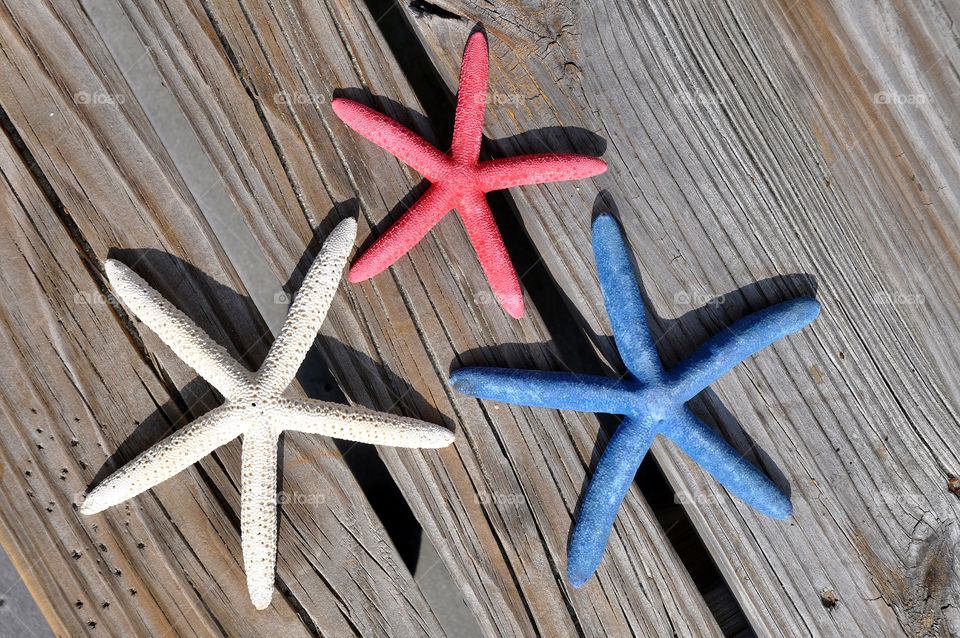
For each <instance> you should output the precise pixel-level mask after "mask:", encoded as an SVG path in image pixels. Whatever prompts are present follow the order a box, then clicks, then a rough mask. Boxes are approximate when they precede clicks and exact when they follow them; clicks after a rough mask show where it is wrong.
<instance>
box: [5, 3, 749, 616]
mask: <svg viewBox="0 0 960 638" xmlns="http://www.w3.org/2000/svg"><path fill="white" fill-rule="evenodd" d="M375 4H377V3H376V2H370V3H368V5H369V6H370V8H371V11H373V12H374V13H375V15H378V12H377V11H376V7H375V6H373V5H375ZM395 13H396V14H397V16H398V17H399V21H400V22H401V23H402V22H403V16H402V13H401V12H395ZM386 22H387V21H386V20H384V21H382V22H381V23H380V24H381V27H383V28H384V36H385V37H386V38H387V40H388V42H389V43H390V44H391V46H392V47H393V49H394V54H395V55H397V56H398V58H400V59H401V61H403V57H404V55H406V54H410V55H414V54H417V53H419V54H420V55H422V56H423V57H424V58H425V57H426V56H425V55H424V52H423V50H422V48H421V45H420V44H419V42H418V41H416V40H415V38H413V36H412V35H411V33H410V32H409V30H407V31H405V32H400V33H399V35H397V34H394V35H391V34H390V33H387V30H386V28H385V27H386V24H385V23H386ZM401 26H402V24H401ZM411 41H413V42H415V45H414V46H416V47H417V49H416V50H415V51H411V49H410V45H411ZM404 47H406V48H404ZM398 51H400V52H401V53H400V54H398ZM404 66H405V68H407V69H410V68H413V67H411V66H410V65H404ZM423 68H424V69H428V70H429V71H433V67H432V66H427V67H423ZM424 75H429V74H427V73H425V74H424ZM408 79H410V81H411V82H412V83H413V84H414V88H415V90H416V91H417V93H418V94H419V95H420V97H421V99H422V100H423V102H424V103H425V104H432V103H435V102H432V101H431V100H430V99H427V98H429V97H430V96H432V95H438V94H439V95H444V96H445V97H446V100H445V102H446V103H447V104H449V105H451V108H444V109H438V108H434V109H431V112H430V113H428V115H430V116H431V117H432V118H434V120H435V123H436V122H442V123H443V124H442V125H441V126H439V128H440V129H441V130H443V132H444V133H443V134H444V136H445V137H449V129H450V127H449V123H450V121H451V119H452V118H451V117H450V114H452V99H451V96H450V95H449V94H448V93H446V91H445V90H444V89H443V86H442V84H441V83H440V82H439V79H438V77H437V76H436V74H435V73H433V74H432V81H431V80H429V78H428V79H427V80H423V81H415V80H414V78H408ZM431 82H432V83H431ZM434 111H443V113H435V112H434ZM0 117H2V120H3V122H2V124H3V127H4V128H5V130H7V132H8V133H9V134H10V135H11V137H12V138H13V139H15V140H17V141H18V142H19V143H18V151H19V152H20V153H21V155H22V156H23V158H24V160H25V161H27V162H28V164H29V165H30V167H31V170H32V171H33V172H34V175H35V177H36V178H37V180H38V182H40V183H41V184H42V185H43V188H44V191H45V192H46V194H47V195H48V197H49V198H50V201H51V203H52V204H53V205H54V207H55V209H56V210H57V212H58V213H59V214H60V215H61V219H62V221H63V223H64V224H65V226H67V228H68V229H70V231H71V234H73V235H74V237H75V239H76V240H77V242H78V244H79V245H80V246H81V247H83V246H86V242H85V241H84V239H83V237H82V235H80V233H79V230H78V229H77V228H76V225H75V224H72V220H71V219H70V216H69V213H68V212H67V211H66V210H65V209H64V207H63V205H62V203H61V202H60V201H59V199H58V198H57V197H56V195H55V193H54V192H53V190H52V188H51V187H50V186H49V183H48V182H47V180H46V177H45V176H44V175H43V173H42V171H40V169H39V168H38V167H37V166H36V163H35V162H33V161H32V158H30V157H29V154H28V152H26V149H25V148H24V146H23V144H22V141H20V140H19V134H18V133H17V131H16V130H15V129H14V127H13V126H12V123H11V122H10V121H9V118H7V117H6V114H2V116H0ZM438 118H439V119H438ZM159 128H160V127H158V129H159ZM491 205H492V208H493V210H494V213H495V215H496V217H497V220H498V223H499V224H500V225H501V228H502V230H503V231H504V237H505V240H506V241H507V243H508V247H509V248H510V250H511V253H512V254H514V255H515V256H516V257H517V260H516V263H517V266H518V269H519V271H520V272H522V273H523V272H526V274H525V275H524V281H525V283H526V284H527V288H528V293H529V294H530V296H531V299H532V300H533V302H534V304H535V305H536V306H537V307H538V308H539V309H541V310H542V311H544V316H545V317H546V318H547V320H548V328H549V329H550V332H551V335H552V336H554V337H555V338H557V339H558V342H559V343H564V344H567V345H568V348H567V350H566V351H565V352H564V357H565V361H566V362H567V363H569V364H570V365H571V366H574V365H575V366H577V367H581V368H582V369H587V368H590V367H592V366H596V364H597V363H598V362H597V360H596V358H595V356H593V355H592V354H591V353H590V351H589V348H587V347H586V346H587V345H588V342H587V340H586V339H585V337H584V335H583V334H582V333H580V332H579V331H576V330H571V328H570V326H573V325H574V324H573V322H568V321H566V319H567V315H569V311H568V310H566V306H565V305H564V304H562V303H558V301H557V300H559V299H560V297H559V295H560V291H559V289H558V288H557V286H556V285H555V283H554V282H553V280H552V278H551V277H550V274H549V272H547V270H546V268H545V267H544V266H543V264H542V263H541V262H540V260H539V259H537V258H536V257H535V255H536V253H535V252H534V250H533V248H532V244H531V243H530V241H529V239H528V238H527V236H526V234H525V233H524V231H523V228H522V225H521V224H520V223H519V221H518V218H517V217H516V215H515V214H514V209H513V205H512V202H511V200H510V199H509V197H507V196H505V195H504V196H499V197H492V198H491ZM222 239H223V238H222ZM224 243H228V242H227V241H224ZM84 253H85V254H86V255H87V257H88V258H89V259H91V260H92V262H93V264H94V265H95V264H96V263H97V262H96V259H95V257H93V255H92V253H90V252H89V251H87V250H84ZM94 267H96V266H94ZM254 267H255V265H253V266H248V269H252V268H254ZM238 271H239V272H240V275H241V277H242V278H244V280H245V282H246V280H247V279H248V277H249V276H250V275H251V273H250V272H247V271H245V270H244V268H243V267H242V266H241V265H238ZM251 292H252V291H251ZM254 299H256V297H254ZM261 303H263V302H262V301H261ZM258 309H259V310H260V311H261V312H263V311H264V309H263V308H262V307H261V304H258ZM329 385H330V384H325V386H329ZM338 390H339V389H338V388H336V387H335V386H333V388H332V389H330V388H329V387H325V388H324V391H325V392H326V393H328V394H329V393H331V392H332V393H333V394H334V395H336V394H340V393H339V392H338ZM607 426H608V430H609V429H610V427H611V426H612V424H611V423H608V424H607ZM374 456H375V454H374ZM640 476H641V481H640V485H641V487H642V488H643V491H644V493H645V495H646V496H647V498H648V500H650V501H651V504H652V505H654V507H655V511H656V513H657V515H658V517H659V519H660V521H661V523H663V524H664V526H665V528H668V529H667V535H668V537H670V539H671V542H673V543H674V545H675V546H677V548H678V551H679V553H680V555H681V556H682V557H684V558H685V561H686V564H687V566H688V568H691V569H690V571H691V572H692V573H693V574H694V577H695V579H697V574H698V573H699V574H700V576H701V577H700V578H699V579H697V583H698V586H700V587H701V591H704V592H708V591H709V592H711V594H712V595H709V596H707V595H706V593H705V597H706V598H707V600H708V601H711V602H712V604H713V605H716V604H717V600H718V596H717V584H716V583H715V582H711V580H710V579H711V578H715V580H716V581H718V582H719V583H720V586H721V588H722V590H725V591H726V592H727V593H726V596H727V597H728V598H729V599H730V601H732V596H729V589H727V588H725V586H723V582H722V580H721V579H720V578H719V573H718V572H717V571H716V569H715V567H714V568H713V569H712V574H710V573H709V572H710V571H711V570H706V569H702V567H703V566H704V565H707V566H711V567H712V565H713V564H712V560H711V559H710V557H709V556H708V555H707V554H706V552H705V549H704V548H703V547H702V544H701V545H700V549H699V553H698V551H689V548H684V547H682V546H681V543H680V541H682V540H683V537H687V538H691V539H694V540H696V535H695V533H693V531H692V527H691V526H690V523H689V520H688V519H687V518H686V516H685V515H683V513H682V508H680V507H678V506H676V504H673V503H672V502H673V500H674V499H673V493H672V491H671V490H670V489H669V487H668V486H667V484H666V482H665V480H664V479H663V477H662V474H660V472H659V469H658V468H657V467H656V465H655V463H654V462H653V461H652V459H648V461H647V462H646V463H645V464H644V467H643V468H642V469H641V475H640ZM358 478H359V477H358ZM387 480H389V481H390V484H391V485H393V486H394V489H396V486H395V484H394V483H393V481H392V479H389V477H387ZM361 484H363V481H361ZM367 493H368V497H369V496H372V495H371V494H370V492H369V490H368V492H367ZM371 501H372V502H373V501H374V499H373V498H371ZM374 507H375V509H376V505H374ZM377 513H378V514H379V515H381V518H383V516H384V515H383V514H382V513H381V511H379V510H377ZM678 513H679V514H680V515H681V516H682V518H679V519H677V521H676V522H674V523H673V524H667V523H665V521H668V519H669V517H671V516H676V515H677V514H678ZM384 522H385V524H386V526H387V528H388V530H391V525H390V524H389V523H388V522H387V521H386V520H385V521H384ZM394 540H395V541H396V537H394ZM704 558H706V560H704ZM720 598H722V596H721V597H720ZM728 604H729V603H728ZM712 609H714V612H715V613H716V608H715V607H713V606H712ZM737 611H738V612H739V609H738V608H737ZM739 614H740V617H742V612H739ZM718 619H719V616H718ZM725 622H726V623H730V622H731V621H730V616H729V615H727V616H725ZM729 626H730V625H729V624H727V627H729Z"/></svg>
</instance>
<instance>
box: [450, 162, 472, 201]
mask: <svg viewBox="0 0 960 638" xmlns="http://www.w3.org/2000/svg"><path fill="white" fill-rule="evenodd" d="M441 181H442V183H443V187H444V189H446V190H448V191H449V192H451V193H456V194H463V193H469V192H473V191H476V190H477V184H478V183H479V181H480V171H479V170H478V168H477V164H476V162H473V163H470V164H466V163H457V162H450V164H449V165H448V166H447V169H446V171H444V174H443V178H442V180H441Z"/></svg>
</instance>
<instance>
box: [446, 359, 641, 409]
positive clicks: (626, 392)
mask: <svg viewBox="0 0 960 638" xmlns="http://www.w3.org/2000/svg"><path fill="white" fill-rule="evenodd" d="M450 383H451V384H452V385H453V387H454V389H455V390H457V391H458V392H462V393H463V394H468V395H470V396H473V397H477V398H480V399H489V400H491V401H502V402H503V403H513V404H515V405H529V406H536V407H541V408H555V409H557V410H576V411H578V412H607V413H612V414H618V413H617V412H616V410H617V409H620V407H621V406H627V405H628V404H629V402H630V396H631V395H630V392H631V391H630V389H629V388H628V387H627V384H626V383H624V382H623V381H620V380H618V379H608V378H606V377H597V376H593V375H589V374H572V373H568V372H546V371H542V370H514V369H512V368H460V369H459V370H457V371H455V372H454V373H453V374H451V375H450ZM623 409H624V411H626V407H624V408H623ZM619 414H622V412H621V413H619Z"/></svg>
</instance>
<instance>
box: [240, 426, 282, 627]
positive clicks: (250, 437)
mask: <svg viewBox="0 0 960 638" xmlns="http://www.w3.org/2000/svg"><path fill="white" fill-rule="evenodd" d="M240 474H241V480H242V481H243V491H242V494H241V497H240V544H241V545H242V547H243V568H244V571H245V572H246V574H247V591H248V592H249V593H250V600H251V601H252V602H253V606H254V607H256V608H257V609H266V608H267V606H268V605H269V604H270V599H271V598H272V597H273V582H274V569H275V567H276V563H277V433H276V432H275V431H274V430H273V428H271V427H269V426H268V425H267V424H258V425H257V426H255V427H254V428H251V429H250V430H248V431H247V432H246V433H244V435H243V461H242V469H241V472H240Z"/></svg>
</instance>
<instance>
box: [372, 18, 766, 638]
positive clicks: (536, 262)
mask: <svg viewBox="0 0 960 638" xmlns="http://www.w3.org/2000/svg"><path fill="white" fill-rule="evenodd" d="M365 2H366V5H367V8H368V10H369V11H370V14H371V15H373V16H374V20H375V22H376V24H377V27H378V28H379V29H380V32H381V34H382V35H383V37H384V40H385V41H386V42H387V44H388V45H389V47H390V51H391V52H392V53H393V55H394V57H395V58H396V59H397V61H398V62H399V66H400V68H401V69H403V71H404V75H405V77H406V79H407V81H408V82H409V83H410V86H411V87H412V88H413V91H414V93H416V95H417V97H418V98H419V99H420V103H421V104H422V105H423V108H424V110H425V111H426V113H425V115H426V116H427V117H428V118H429V119H430V122H431V125H432V127H433V129H434V130H435V131H436V133H437V135H438V136H439V139H441V140H445V141H448V140H450V137H451V135H452V131H453V115H454V108H455V105H456V96H455V95H453V94H451V93H450V91H449V90H448V89H447V88H446V85H445V84H444V82H443V80H442V79H441V77H440V74H439V72H438V70H437V69H436V68H435V66H434V65H433V63H432V62H431V60H430V56H429V55H427V52H426V50H425V49H424V46H423V43H422V42H421V40H420V38H419V37H417V35H416V34H415V33H414V29H413V27H412V26H411V25H410V24H409V23H408V22H407V18H406V15H405V12H404V11H402V10H401V9H400V7H398V5H397V0H365ZM410 8H411V10H413V12H414V14H419V15H420V16H421V17H423V16H424V15H425V14H427V15H430V16H433V17H437V18H440V19H449V20H462V21H466V18H463V17H461V16H459V15H457V14H455V13H453V12H450V11H447V10H445V9H443V8H441V7H437V6H436V5H432V4H430V3H427V2H423V1H422V0H412V1H411V2H410ZM458 46H460V43H451V51H456V50H457V47H458ZM453 54H454V53H451V55H453ZM438 96H440V97H441V98H442V99H439V100H438V99H436V98H437V97H438ZM518 133H520V131H518ZM444 143H446V142H444ZM481 159H491V158H490V157H489V156H487V153H485V152H484V151H481ZM487 200H488V202H489V204H490V209H491V210H492V211H493V215H494V218H495V219H496V221H497V226H498V227H499V229H500V232H501V234H502V235H503V239H504V242H505V244H506V246H507V250H508V251H509V253H510V256H511V259H512V260H513V263H514V266H515V267H516V269H517V273H518V275H519V276H520V279H521V282H522V283H523V287H524V290H525V291H526V293H527V295H528V296H529V298H530V300H531V301H532V302H533V304H534V306H535V307H536V308H537V309H538V310H539V311H540V315H541V316H542V317H543V321H544V323H545V324H546V327H547V329H548V330H549V332H550V335H551V336H552V337H553V339H554V342H555V343H556V344H558V345H559V346H561V350H562V356H563V363H564V364H565V365H566V366H568V367H569V368H570V369H571V370H577V371H582V372H584V373H592V374H600V375H603V374H605V370H604V366H603V364H602V362H601V361H600V360H599V359H598V358H597V355H596V352H595V351H594V349H593V348H592V346H591V342H590V340H589V339H588V338H587V336H586V334H585V333H584V332H583V331H582V329H580V328H578V325H579V323H578V322H576V321H573V320H572V314H571V312H570V309H569V308H570V307H569V306H568V305H567V304H565V303H564V301H563V299H564V293H563V291H562V290H561V289H560V287H559V286H558V285H557V284H556V282H555V281H554V279H553V277H552V276H551V275H550V272H549V270H548V269H547V268H546V265H545V264H544V263H543V260H542V259H540V257H539V255H538V253H537V250H536V248H535V247H534V245H533V243H532V242H531V240H530V238H529V237H528V236H527V233H526V231H525V230H524V227H523V223H522V221H521V220H520V216H519V215H518V214H517V212H516V208H515V206H514V205H513V201H512V199H511V197H510V195H509V192H508V191H496V192H492V193H488V194H487ZM594 212H596V211H594ZM598 416H599V417H600V419H601V421H603V422H604V426H605V427H606V429H607V432H608V434H610V435H612V434H613V431H614V429H615V428H616V426H617V425H618V423H619V419H618V418H616V417H612V416H611V417H606V418H604V415H598ZM636 482H637V485H638V487H639V488H640V490H641V492H642V493H643V495H644V497H645V498H646V499H647V501H648V502H649V503H650V506H651V508H652V509H653V512H654V514H655V515H656V517H657V521H658V522H659V523H660V524H661V526H662V527H663V529H664V533H665V534H666V536H667V538H668V539H669V541H670V543H671V544H672V545H673V547H674V548H675V549H676V551H677V554H678V555H679V556H680V559H681V560H682V561H683V564H684V565H685V566H686V568H687V569H688V571H689V572H690V574H691V576H692V577H693V580H694V583H695V584H696V586H697V588H698V589H699V591H700V592H701V594H703V596H704V599H705V600H706V601H707V605H708V607H709V608H710V611H711V612H713V614H714V617H715V618H716V620H717V622H718V624H720V626H721V628H722V629H723V630H724V632H725V633H726V634H728V635H731V634H736V635H740V634H741V633H743V632H747V633H750V632H751V630H750V626H749V623H748V621H747V618H746V615H745V614H744V612H743V610H742V608H741V607H740V605H739V604H738V603H737V601H736V598H735V597H734V595H733V591H732V590H731V589H730V587H729V586H728V585H727V583H726V581H724V579H723V577H722V575H721V574H720V571H719V570H718V569H717V566H716V563H715V562H714V560H713V557H712V556H711V555H710V553H709V552H708V551H707V548H706V545H704V544H703V542H702V541H701V539H700V538H699V535H698V534H697V532H696V530H695V529H694V527H693V523H692V521H691V520H690V517H689V516H688V515H687V514H686V512H685V510H684V508H683V507H682V506H680V505H679V501H678V500H677V498H676V494H675V492H674V490H673V488H672V487H671V486H670V484H669V483H668V482H667V480H666V477H665V476H664V474H663V472H661V470H660V467H659V466H658V465H657V462H656V460H655V459H654V457H653V455H652V454H648V455H647V456H646V458H645V459H644V460H643V463H642V464H641V466H640V470H639V472H638V473H637V479H636Z"/></svg>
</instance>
